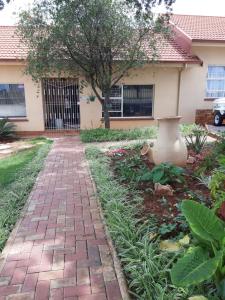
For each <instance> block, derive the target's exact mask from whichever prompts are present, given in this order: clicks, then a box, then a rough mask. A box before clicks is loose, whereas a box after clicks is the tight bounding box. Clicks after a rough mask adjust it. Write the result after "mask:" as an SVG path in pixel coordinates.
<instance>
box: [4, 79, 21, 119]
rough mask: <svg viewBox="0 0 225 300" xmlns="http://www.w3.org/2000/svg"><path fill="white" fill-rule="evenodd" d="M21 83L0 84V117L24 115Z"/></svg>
mask: <svg viewBox="0 0 225 300" xmlns="http://www.w3.org/2000/svg"><path fill="white" fill-rule="evenodd" d="M25 116H26V106H25V93H24V85H23V84H0V117H25Z"/></svg>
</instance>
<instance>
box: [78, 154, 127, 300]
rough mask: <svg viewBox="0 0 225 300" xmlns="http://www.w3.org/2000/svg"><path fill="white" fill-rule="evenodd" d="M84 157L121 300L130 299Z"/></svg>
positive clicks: (89, 169)
mask: <svg viewBox="0 0 225 300" xmlns="http://www.w3.org/2000/svg"><path fill="white" fill-rule="evenodd" d="M84 152H85V151H84ZM84 154H85V153H84ZM85 159H86V161H87V166H88V172H89V175H90V178H91V181H92V185H93V188H94V193H95V198H96V201H97V204H98V209H99V213H100V217H101V220H102V223H103V226H104V230H105V234H106V239H107V242H108V244H109V248H110V252H111V255H112V260H113V265H114V269H115V272H116V277H117V280H118V283H119V287H120V292H121V295H122V299H123V300H131V297H130V294H129V292H128V287H127V282H126V279H125V276H124V273H123V271H122V267H121V263H120V260H119V258H118V255H117V252H116V249H115V247H114V244H113V241H112V238H111V235H110V232H109V230H108V227H107V224H106V222H105V218H104V213H103V209H102V204H101V201H100V199H99V197H98V193H97V188H96V184H95V181H94V179H93V177H92V174H91V168H90V164H89V161H88V159H87V158H85Z"/></svg>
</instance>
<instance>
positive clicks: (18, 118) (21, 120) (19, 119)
mask: <svg viewBox="0 0 225 300" xmlns="http://www.w3.org/2000/svg"><path fill="white" fill-rule="evenodd" d="M0 119H7V120H8V121H9V122H28V121H29V120H28V119H27V118H26V117H9V118H3V117H0Z"/></svg>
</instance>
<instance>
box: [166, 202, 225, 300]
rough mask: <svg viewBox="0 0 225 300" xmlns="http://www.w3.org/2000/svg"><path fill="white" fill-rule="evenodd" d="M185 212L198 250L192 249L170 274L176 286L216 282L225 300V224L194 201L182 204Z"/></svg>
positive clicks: (210, 211)
mask: <svg viewBox="0 0 225 300" xmlns="http://www.w3.org/2000/svg"><path fill="white" fill-rule="evenodd" d="M182 212H183V214H184V216H185V218H186V219H187V221H188V223H189V226H190V229H191V230H192V232H193V234H194V236H195V238H196V240H197V241H198V246H197V247H194V248H191V249H189V250H188V251H187V253H186V254H185V255H184V256H183V257H182V258H180V259H179V260H178V261H177V263H176V264H175V265H174V266H173V268H172V270H171V278H172V282H173V283H174V284H175V285H177V286H183V287H187V286H190V285H197V284H199V283H201V282H204V281H206V280H208V279H211V278H213V279H214V281H215V283H216V285H217V289H218V293H219V294H220V296H221V297H222V298H223V299H224V296H225V294H224V289H222V288H221V285H222V286H223V280H224V277H225V276H224V238H225V224H224V223H223V222H222V221H221V220H220V219H219V218H218V217H217V216H216V215H215V214H214V213H213V211H212V210H210V209H209V208H207V207H206V206H204V205H202V204H199V203H197V202H195V201H192V200H189V201H183V203H182Z"/></svg>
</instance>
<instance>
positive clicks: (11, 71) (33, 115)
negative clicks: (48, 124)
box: [0, 64, 44, 131]
mask: <svg viewBox="0 0 225 300" xmlns="http://www.w3.org/2000/svg"><path fill="white" fill-rule="evenodd" d="M0 83H6V84H7V83H20V84H24V87H25V101H26V113H27V116H26V118H25V119H26V121H19V122H15V124H16V125H17V130H19V131H43V130H44V121H43V106H42V94H41V89H40V92H38V86H37V85H36V84H35V83H34V82H33V81H32V79H31V77H29V76H26V75H24V67H23V66H22V65H19V64H18V65H15V64H14V65H10V64H7V65H4V64H0Z"/></svg>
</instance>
